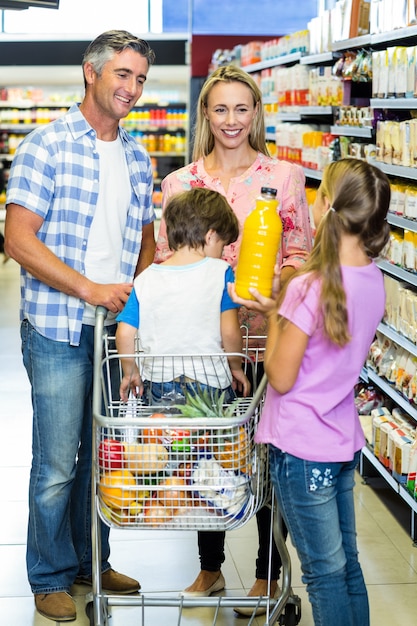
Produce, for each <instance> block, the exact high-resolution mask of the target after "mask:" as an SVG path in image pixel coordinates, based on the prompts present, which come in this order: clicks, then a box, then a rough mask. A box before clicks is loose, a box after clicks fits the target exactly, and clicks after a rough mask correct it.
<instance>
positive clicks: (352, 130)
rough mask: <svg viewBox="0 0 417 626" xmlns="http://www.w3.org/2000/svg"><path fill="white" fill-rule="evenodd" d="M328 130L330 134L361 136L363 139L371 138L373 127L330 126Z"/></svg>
mask: <svg viewBox="0 0 417 626" xmlns="http://www.w3.org/2000/svg"><path fill="white" fill-rule="evenodd" d="M330 132H331V134H332V135H343V136H344V137H363V138H364V139H371V138H372V134H373V129H372V128H369V127H368V126H365V127H359V126H337V125H336V126H330Z"/></svg>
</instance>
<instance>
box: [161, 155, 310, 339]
mask: <svg viewBox="0 0 417 626" xmlns="http://www.w3.org/2000/svg"><path fill="white" fill-rule="evenodd" d="M193 187H207V188H209V189H214V190H215V191H218V192H219V193H221V194H222V195H224V196H225V197H226V200H227V201H228V202H229V204H230V206H231V207H232V209H233V210H234V212H235V214H236V217H237V218H238V220H239V225H240V234H239V237H238V239H237V241H235V242H234V243H232V244H230V245H229V246H225V248H224V251H223V259H225V260H226V261H227V262H228V263H229V264H230V265H231V266H232V268H233V269H235V267H236V264H237V259H238V256H239V250H240V245H241V241H242V230H243V223H244V221H245V219H246V217H247V216H248V214H249V213H250V212H251V211H252V210H253V209H254V208H255V201H256V198H257V197H258V196H259V194H260V191H261V187H273V188H274V189H277V192H278V193H277V199H278V210H279V214H280V217H281V220H282V225H283V233H282V242H281V246H280V249H279V252H278V259H277V264H278V266H279V267H280V268H283V267H285V266H288V265H290V266H292V267H295V268H298V267H299V266H300V265H301V264H302V263H304V261H305V260H306V258H307V256H308V254H309V252H310V251H311V247H312V234H311V227H310V220H309V211H308V206H307V200H306V194H305V177H304V172H303V170H302V169H301V167H299V166H298V165H295V164H293V163H288V162H287V161H278V160H277V159H274V158H271V157H267V156H266V155H264V154H262V153H258V156H257V158H256V159H255V161H254V162H253V164H252V165H251V166H250V167H249V169H248V170H246V172H244V173H243V174H241V175H240V176H237V177H236V178H231V179H230V183H229V188H228V190H227V192H225V190H224V188H223V185H222V183H221V181H220V179H219V178H212V177H211V176H210V175H209V174H208V173H207V172H206V171H205V169H204V162H203V158H201V159H199V160H198V161H195V162H193V163H190V164H189V165H186V166H185V167H182V168H180V169H178V170H175V171H174V172H171V173H170V174H168V176H166V178H164V180H163V181H162V198H163V200H162V207H163V209H164V208H165V206H166V204H167V202H168V200H169V199H170V198H171V196H173V195H174V194H176V193H179V192H181V191H185V190H187V189H191V188H193ZM170 256H171V251H170V249H169V247H168V240H167V236H166V226H165V221H164V219H163V217H162V220H161V225H160V229H159V234H158V240H157V244H156V253H155V262H156V263H161V262H162V261H165V260H166V259H167V258H169V257H170ZM240 321H241V324H242V325H243V326H245V327H247V328H248V331H249V334H250V335H264V334H265V333H266V324H265V319H264V317H263V316H262V315H261V314H259V313H255V312H254V311H248V310H247V309H246V308H245V307H241V309H240Z"/></svg>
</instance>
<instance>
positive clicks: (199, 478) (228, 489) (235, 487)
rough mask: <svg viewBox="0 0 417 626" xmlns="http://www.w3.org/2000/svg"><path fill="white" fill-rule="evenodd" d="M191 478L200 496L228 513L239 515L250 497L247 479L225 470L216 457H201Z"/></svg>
mask: <svg viewBox="0 0 417 626" xmlns="http://www.w3.org/2000/svg"><path fill="white" fill-rule="evenodd" d="M191 479H192V483H193V487H194V489H195V491H196V493H197V495H198V497H199V498H203V499H204V500H207V502H208V503H209V504H211V505H213V506H214V507H216V509H219V510H221V511H224V512H225V513H226V514H229V515H234V516H235V517H239V515H240V513H241V512H242V510H243V509H244V507H245V505H246V503H247V501H248V499H249V495H250V492H249V485H248V483H247V481H246V479H245V478H244V477H243V476H242V475H238V474H235V472H233V471H231V470H225V469H224V468H223V467H222V465H221V464H220V463H219V462H218V461H216V459H214V458H201V459H199V461H198V463H197V464H196V466H195V467H194V469H193V472H192V476H191Z"/></svg>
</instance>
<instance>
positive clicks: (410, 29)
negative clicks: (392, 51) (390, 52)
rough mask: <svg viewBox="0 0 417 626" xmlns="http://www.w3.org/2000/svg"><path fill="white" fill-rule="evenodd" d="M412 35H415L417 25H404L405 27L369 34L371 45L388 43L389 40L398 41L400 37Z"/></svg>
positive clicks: (406, 37) (407, 37)
mask: <svg viewBox="0 0 417 626" xmlns="http://www.w3.org/2000/svg"><path fill="white" fill-rule="evenodd" d="M414 37H417V26H415V25H413V26H406V27H405V28H396V29H395V30H390V31H388V32H386V33H375V34H374V35H371V45H372V44H381V43H382V44H383V43H388V42H389V41H395V42H398V41H399V40H402V39H411V38H414Z"/></svg>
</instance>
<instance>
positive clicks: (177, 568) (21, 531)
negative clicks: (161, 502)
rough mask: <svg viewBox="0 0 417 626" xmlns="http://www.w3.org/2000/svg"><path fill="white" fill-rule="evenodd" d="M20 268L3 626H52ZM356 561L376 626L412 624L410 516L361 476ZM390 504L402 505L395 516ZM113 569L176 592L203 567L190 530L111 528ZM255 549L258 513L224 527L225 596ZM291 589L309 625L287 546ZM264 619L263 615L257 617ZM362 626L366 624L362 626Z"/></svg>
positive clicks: (189, 614)
mask: <svg viewBox="0 0 417 626" xmlns="http://www.w3.org/2000/svg"><path fill="white" fill-rule="evenodd" d="M18 298H19V278H18V267H17V265H16V264H15V263H14V262H13V261H12V260H10V261H9V262H8V263H7V264H6V265H1V259H0V302H1V308H0V345H1V352H0V355H1V358H0V415H1V436H0V494H1V514H0V564H1V568H0V572H1V574H0V623H1V624H4V626H48V625H50V624H52V623H53V622H51V621H50V620H47V619H45V618H43V617H41V616H40V615H38V614H37V613H36V611H35V610H34V603H33V596H32V594H31V591H30V588H29V585H28V582H27V578H26V570H25V538H26V519H27V512H28V510H27V489H28V480H29V465H30V457H31V407H30V389H29V384H28V381H27V378H26V373H25V371H24V369H23V365H22V362H21V355H20V348H19V329H18V326H19V323H18ZM355 498H356V508H357V520H358V542H359V550H360V558H361V562H362V565H363V570H364V574H365V579H366V581H367V585H368V591H369V598H370V604H371V624H372V625H373V626H392V625H393V624H394V625H395V626H397V625H401V626H411V625H412V624H415V623H416V616H417V548H415V547H413V545H412V541H411V539H410V535H409V532H410V526H409V523H410V515H409V511H408V509H405V508H404V507H403V506H400V503H399V502H398V499H397V497H396V496H395V494H394V493H393V492H391V490H390V489H389V488H388V487H385V486H384V485H383V483H382V482H381V480H374V481H373V487H372V488H371V487H370V486H366V485H363V484H362V483H361V479H360V477H359V476H358V477H357V485H356V488H355ZM387 502H388V504H389V507H390V510H393V509H395V510H396V516H394V515H393V514H392V513H391V512H390V510H389V509H388V508H387V506H386V503H387ZM111 539H112V541H111V544H112V556H111V561H112V564H113V566H114V567H115V569H118V570H119V571H123V572H125V573H126V574H129V575H131V576H134V577H136V578H138V579H139V580H140V582H141V584H142V591H143V593H144V594H147V595H148V594H158V593H159V594H173V595H175V596H176V595H177V593H178V591H180V590H181V589H182V588H184V587H185V586H187V585H188V584H190V583H191V582H192V580H193V579H194V576H195V575H196V574H197V571H198V558H197V549H196V534H195V533H194V532H189V531H176V532H164V531H157V530H155V531H146V532H145V531H128V530H117V531H112V534H111ZM256 548H257V539H256V526H255V522H254V520H252V521H251V522H249V523H248V524H247V525H245V526H243V527H242V528H241V529H239V530H236V531H232V532H229V533H227V556H226V562H225V564H224V568H223V572H224V575H225V578H226V585H227V588H226V591H225V593H226V594H227V595H233V596H236V595H244V594H245V593H246V591H247V590H248V589H249V588H250V587H251V585H252V583H253V577H254V561H255V553H256ZM290 551H291V556H292V568H293V576H292V580H293V588H294V592H295V593H297V594H298V595H299V596H300V597H301V601H302V618H301V621H300V625H301V626H312V624H313V621H312V616H311V610H310V606H309V603H308V600H307V596H306V593H305V590H304V587H303V584H302V582H301V576H300V568H299V564H298V561H297V557H296V556H295V554H294V550H293V549H292V548H291V547H290ZM73 593H74V595H75V598H76V602H77V607H78V617H77V620H76V621H75V622H72V624H75V625H76V626H88V625H89V620H88V619H87V617H86V615H85V596H84V593H85V591H84V589H83V588H81V587H74V588H73ZM213 619H214V617H213V609H212V607H210V608H207V607H206V608H195V609H187V610H184V611H183V614H182V619H181V622H180V623H181V624H188V625H192V626H202V625H209V624H213ZM142 623H143V624H146V626H161V625H162V624H163V625H164V626H171V625H172V626H173V625H174V624H177V623H178V617H177V609H176V608H166V607H164V608H161V607H157V608H154V607H146V608H145V621H144V622H142V618H141V611H140V609H138V608H126V607H117V608H113V609H112V620H111V621H110V624H111V626H131V625H132V626H133V624H135V625H136V626H137V625H141V624H142ZM215 623H216V624H218V626H231V625H241V624H245V623H247V620H245V619H242V618H240V619H239V618H237V617H236V616H235V614H234V612H233V610H232V609H231V608H227V609H221V611H220V615H219V616H218V619H217V621H216V622H215ZM255 623H256V624H257V625H258V626H260V625H262V624H265V619H264V618H258V620H257V622H255ZM357 626H361V625H360V624H358V625H357Z"/></svg>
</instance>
